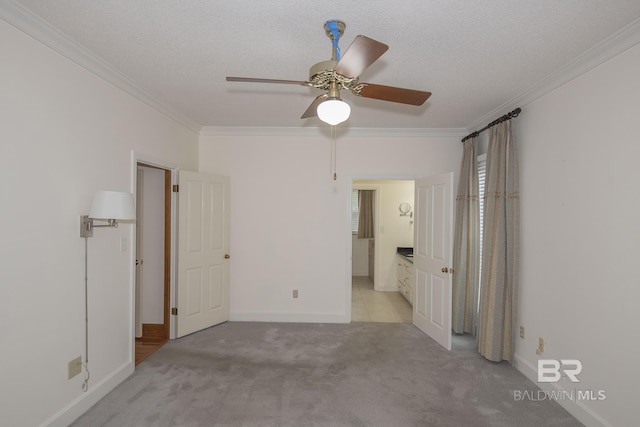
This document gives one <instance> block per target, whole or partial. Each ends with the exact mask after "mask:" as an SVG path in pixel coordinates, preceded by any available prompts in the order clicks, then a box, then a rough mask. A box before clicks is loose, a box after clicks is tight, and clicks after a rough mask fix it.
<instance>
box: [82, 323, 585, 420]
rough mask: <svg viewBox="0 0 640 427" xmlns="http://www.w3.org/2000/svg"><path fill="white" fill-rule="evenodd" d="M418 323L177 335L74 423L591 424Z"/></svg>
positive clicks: (246, 326)
mask: <svg viewBox="0 0 640 427" xmlns="http://www.w3.org/2000/svg"><path fill="white" fill-rule="evenodd" d="M454 341H455V343H456V344H455V345H456V349H454V350H453V351H451V352H447V351H446V350H444V349H443V348H441V347H440V346H439V345H438V344H436V343H435V342H434V341H432V340H431V339H430V338H429V337H427V336H426V335H424V334H422V332H420V331H419V330H418V329H416V328H415V327H414V326H412V325H409V324H402V323H352V324H309V323H253V322H228V323H225V324H222V325H219V326H216V327H213V328H209V329H207V330H204V331H201V332H198V333H196V334H193V335H190V336H187V337H184V338H181V339H178V340H172V341H170V342H168V343H167V344H166V345H165V346H164V347H163V348H161V349H160V350H159V351H157V352H156V353H155V354H153V355H152V356H151V357H150V358H149V359H147V360H146V361H144V362H143V363H142V364H140V365H139V366H138V368H137V369H136V371H135V373H134V374H133V375H132V376H131V377H130V378H129V379H127V380H126V381H125V382H123V383H122V384H120V385H119V386H118V387H117V388H116V389H115V390H114V391H112V392H111V393H110V394H108V395H107V396H106V397H105V398H104V399H102V400H101V401H100V402H98V403H97V404H96V405H95V406H94V407H93V408H91V409H90V410H89V411H88V412H87V413H85V414H84V415H83V416H82V417H80V418H79V419H78V420H77V421H76V423H74V424H73V425H74V426H77V427H79V426H92V427H94V426H114V427H116V426H117V427H124V426H184V427H187V426H188V427H192V426H193V427H196V426H233V427H241V426H242V427H254V426H255V427H257V426H260V427H263V426H283V427H284V426H291V427H294V426H295V427H302V426H322V427H324V426H362V427H365V426H366V427H376V426H381V427H382V426H384V427H388V426H402V427H408V426H492V427H495V426H497V427H500V426H504V427H513V426H579V425H581V424H580V423H579V422H578V421H576V420H575V419H574V418H572V417H571V415H570V414H568V413H567V412H566V411H565V410H564V409H562V408H561V407H560V406H559V405H558V404H557V403H555V402H552V401H549V400H544V401H526V400H515V399H514V397H513V393H514V390H529V391H531V390H537V387H536V386H535V385H534V384H533V383H532V382H530V381H529V380H528V379H527V378H525V377H524V376H523V375H522V374H520V373H519V372H518V371H517V370H515V369H514V368H513V367H512V366H511V365H509V364H508V363H493V362H489V361H487V360H485V359H483V358H482V357H481V356H480V355H478V354H477V353H476V352H475V350H474V349H473V343H472V342H471V343H470V342H469V340H465V339H462V338H460V337H456V338H455V340H454Z"/></svg>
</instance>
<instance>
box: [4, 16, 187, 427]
mask: <svg viewBox="0 0 640 427" xmlns="http://www.w3.org/2000/svg"><path fill="white" fill-rule="evenodd" d="M0 57H1V58H2V66H1V67H0V93H2V96H1V97H0V200H2V202H1V204H2V209H1V210H0V229H2V237H1V241H2V243H1V244H0V265H1V268H0V301H2V310H0V325H2V328H1V331H2V332H0V334H1V335H0V342H2V348H3V350H2V352H1V356H0V358H1V360H2V363H0V378H2V386H1V387H0V414H2V415H1V417H2V424H4V425H15V426H38V425H47V424H52V425H65V424H67V423H68V422H69V421H70V420H71V419H73V418H74V417H75V416H77V415H79V414H80V413H81V412H83V411H84V410H85V409H86V408H88V405H90V404H91V403H92V402H95V400H96V399H97V398H99V397H100V396H101V395H103V394H104V393H106V392H107V391H109V389H110V387H112V386H114V385H115V384H116V383H117V382H118V381H121V380H122V379H123V378H125V377H126V376H127V375H128V374H129V373H130V372H132V370H133V362H132V343H133V318H132V316H133V310H132V302H133V288H132V273H133V270H132V269H133V262H132V260H133V255H132V244H133V240H134V238H133V237H134V236H133V233H132V231H133V226H132V225H127V224H122V225H121V226H120V227H119V228H118V229H96V230H95V232H94V237H92V238H90V239H89V241H88V244H89V319H90V324H89V330H90V339H89V367H90V371H91V380H90V383H89V384H90V390H89V392H87V393H83V392H82V389H81V385H82V381H83V375H79V376H77V377H75V378H73V379H71V380H67V363H68V362H69V361H70V360H72V359H74V358H75V357H77V356H80V355H82V357H83V360H84V348H85V339H84V240H83V239H81V238H80V237H79V216H80V215H81V214H86V213H88V210H89V206H90V203H91V199H92V197H93V194H94V193H95V191H96V190H102V189H111V190H118V191H133V188H132V170H133V167H132V160H131V159H132V154H131V152H132V150H136V151H137V152H140V153H144V154H146V155H148V156H151V157H153V158H156V159H158V160H161V161H166V162H170V163H174V164H176V165H179V166H180V167H182V168H187V169H196V167H197V156H198V147H197V135H196V134H195V133H194V132H192V131H190V130H187V129H186V128H185V127H184V126H182V125H179V124H178V123H177V122H175V121H174V120H172V119H169V118H167V117H166V116H164V115H161V114H160V113H158V112H157V111H156V110H153V109H151V108H150V107H148V106H147V105H146V104H143V103H141V102H139V101H137V100H135V99H133V98H132V97H131V96H129V95H126V94H124V93H123V92H121V91H120V90H118V89H116V88H115V87H114V86H113V85H111V84H109V83H106V82H105V81H103V80H101V79H100V78H98V77H96V76H95V75H94V74H91V73H89V72H87V71H86V70H85V69H83V68H80V67H79V66H77V65H76V64H74V63H73V62H71V61H69V60H67V59H66V58H64V57H62V56H61V55H59V54H57V53H55V52H53V51H52V50H50V49H49V48H47V47H45V46H44V45H42V44H40V43H39V42H37V41H35V40H34V39H33V38H31V37H28V36H26V35H25V34H24V33H22V32H20V31H18V30H16V29H15V28H14V27H12V26H10V25H8V24H7V23H6V22H5V21H2V20H0ZM121 239H126V242H125V243H126V245H125V252H122V251H121V250H120V243H121Z"/></svg>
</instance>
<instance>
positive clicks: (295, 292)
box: [293, 289, 298, 298]
mask: <svg viewBox="0 0 640 427" xmlns="http://www.w3.org/2000/svg"><path fill="white" fill-rule="evenodd" d="M293 298H298V290H297V289H294V290H293Z"/></svg>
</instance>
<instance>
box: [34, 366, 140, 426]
mask: <svg viewBox="0 0 640 427" xmlns="http://www.w3.org/2000/svg"><path fill="white" fill-rule="evenodd" d="M133 370H134V367H133V364H132V363H131V362H127V363H125V364H124V365H122V366H120V368H118V369H116V370H115V371H113V373H112V374H111V375H109V376H107V377H106V378H105V379H103V380H102V381H100V382H99V383H97V384H91V383H89V390H88V391H87V392H86V393H83V394H81V395H80V396H78V398H77V399H75V400H74V401H73V402H71V403H70V404H69V405H67V406H66V407H64V408H62V409H61V410H60V411H59V412H58V413H56V414H55V415H54V416H52V417H51V418H49V419H48V420H47V421H45V422H44V423H42V424H41V427H66V426H68V425H69V424H71V423H72V422H74V421H75V420H76V419H78V418H79V417H80V416H81V415H82V414H84V413H85V412H87V411H88V410H89V408H91V407H92V406H93V405H95V404H96V403H98V401H99V400H100V399H102V398H103V397H105V396H106V395H107V394H108V393H109V392H110V391H111V390H113V389H114V388H116V386H118V385H119V384H120V383H122V382H123V381H124V380H126V379H127V378H129V376H130V375H131V374H133Z"/></svg>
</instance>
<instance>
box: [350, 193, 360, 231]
mask: <svg viewBox="0 0 640 427" xmlns="http://www.w3.org/2000/svg"><path fill="white" fill-rule="evenodd" d="M359 216H360V211H359V207H358V190H351V232H352V233H353V234H358V217H359Z"/></svg>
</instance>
